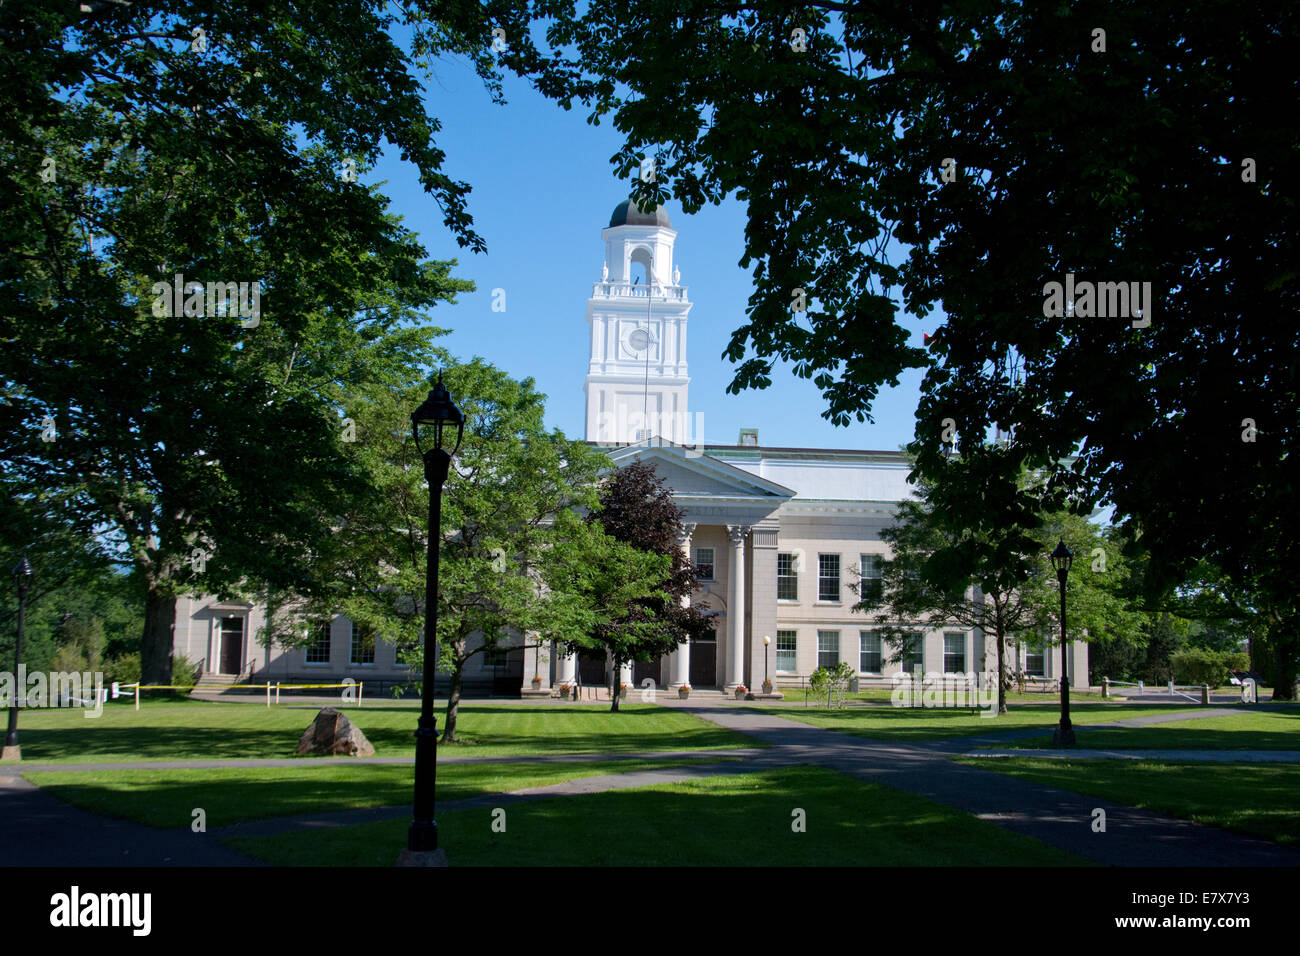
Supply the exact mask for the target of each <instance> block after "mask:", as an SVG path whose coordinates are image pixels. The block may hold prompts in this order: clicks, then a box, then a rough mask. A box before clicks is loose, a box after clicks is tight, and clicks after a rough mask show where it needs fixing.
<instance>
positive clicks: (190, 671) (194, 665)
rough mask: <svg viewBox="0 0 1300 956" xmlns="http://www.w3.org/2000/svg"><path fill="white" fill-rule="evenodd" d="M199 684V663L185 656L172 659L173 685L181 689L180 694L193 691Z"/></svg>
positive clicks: (179, 655) (181, 655) (178, 655)
mask: <svg viewBox="0 0 1300 956" xmlns="http://www.w3.org/2000/svg"><path fill="white" fill-rule="evenodd" d="M198 682H199V663H198V662H197V661H192V660H190V659H189V658H188V657H186V656H185V655H184V654H177V655H176V656H175V657H173V658H172V683H173V684H174V685H176V686H177V687H179V688H181V690H180V693H185V692H187V691H190V690H193V689H194V685H195V684H197V683H198Z"/></svg>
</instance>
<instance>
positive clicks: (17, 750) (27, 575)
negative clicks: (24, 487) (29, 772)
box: [0, 554, 32, 760]
mask: <svg viewBox="0 0 1300 956" xmlns="http://www.w3.org/2000/svg"><path fill="white" fill-rule="evenodd" d="M13 575H14V584H16V585H17V586H18V639H17V641H16V642H15V644H14V685H13V691H12V692H11V694H10V697H9V730H8V732H7V733H6V734H5V745H4V749H3V751H0V760H22V759H23V751H22V748H21V747H19V746H18V695H19V693H25V688H23V687H20V686H19V678H18V669H19V666H20V665H21V664H22V661H23V612H24V611H25V610H26V609H27V589H28V587H30V586H31V583H32V566H31V564H29V563H28V561H27V555H25V554H24V555H23V558H22V560H21V561H19V562H18V565H17V567H15V568H14V571H13Z"/></svg>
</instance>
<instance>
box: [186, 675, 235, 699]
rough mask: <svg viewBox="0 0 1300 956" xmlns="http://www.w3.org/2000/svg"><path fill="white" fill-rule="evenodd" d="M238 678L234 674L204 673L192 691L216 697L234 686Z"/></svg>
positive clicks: (192, 692)
mask: <svg viewBox="0 0 1300 956" xmlns="http://www.w3.org/2000/svg"><path fill="white" fill-rule="evenodd" d="M238 679H239V678H238V677H236V676H235V675H234V674H204V675H203V676H202V677H200V678H199V682H198V683H197V684H195V685H194V690H192V691H190V693H191V694H197V695H204V696H213V697H216V696H219V695H221V694H224V693H225V692H226V691H228V690H229V689H230V688H232V687H234V686H235V682H236V681H237V680H238Z"/></svg>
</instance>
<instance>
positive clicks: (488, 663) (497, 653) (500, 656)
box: [483, 647, 510, 671]
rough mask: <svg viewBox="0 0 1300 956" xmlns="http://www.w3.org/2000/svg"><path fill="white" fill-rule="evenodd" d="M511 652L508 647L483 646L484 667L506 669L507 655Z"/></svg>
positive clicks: (494, 669)
mask: <svg viewBox="0 0 1300 956" xmlns="http://www.w3.org/2000/svg"><path fill="white" fill-rule="evenodd" d="M509 653H510V649H509V648H508V647H485V648H483V669H484V670H485V671H486V670H491V671H504V670H505V669H506V664H507V661H506V655H508V654H509Z"/></svg>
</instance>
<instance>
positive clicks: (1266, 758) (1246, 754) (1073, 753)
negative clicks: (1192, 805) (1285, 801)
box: [966, 748, 1300, 763]
mask: <svg viewBox="0 0 1300 956" xmlns="http://www.w3.org/2000/svg"><path fill="white" fill-rule="evenodd" d="M966 756H967V757H1034V758H1036V759H1038V758H1041V759H1051V758H1054V757H1055V758H1059V759H1062V760H1170V761H1177V760H1192V761H1205V762H1207V763H1300V750H1088V749H1084V748H1080V749H1077V750H975V751H972V752H970V753H968V754H966Z"/></svg>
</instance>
